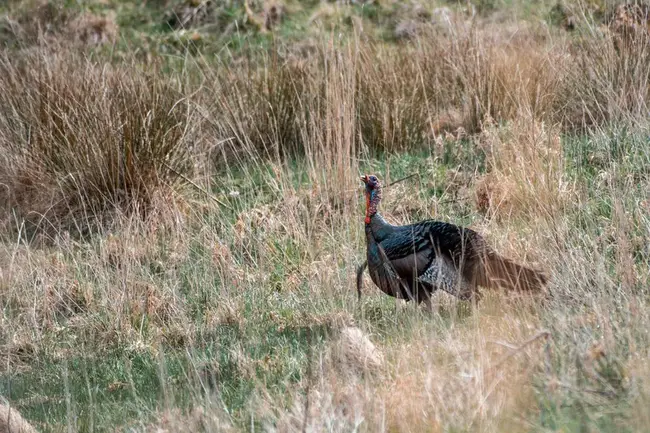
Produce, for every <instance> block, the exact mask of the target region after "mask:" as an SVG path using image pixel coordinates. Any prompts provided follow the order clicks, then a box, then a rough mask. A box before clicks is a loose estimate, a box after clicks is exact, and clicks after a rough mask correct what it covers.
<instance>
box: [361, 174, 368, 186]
mask: <svg viewBox="0 0 650 433" xmlns="http://www.w3.org/2000/svg"><path fill="white" fill-rule="evenodd" d="M361 182H363V183H365V184H366V185H367V184H368V175H365V176H361Z"/></svg>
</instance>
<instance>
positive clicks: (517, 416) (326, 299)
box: [0, 2, 650, 432]
mask: <svg viewBox="0 0 650 433" xmlns="http://www.w3.org/2000/svg"><path fill="white" fill-rule="evenodd" d="M209 3H211V2H187V3H184V5H185V7H191V8H193V10H196V9H197V8H202V7H206V8H207V7H208V6H209ZM270 4H271V3H268V2H260V3H255V4H251V8H250V9H251V14H252V15H254V16H255V18H251V20H253V19H259V20H260V21H259V25H260V26H261V27H265V28H267V30H268V31H271V30H273V29H274V28H277V26H279V25H280V22H281V17H282V13H283V12H282V11H283V10H284V9H283V8H282V5H280V4H275V5H278V8H279V9H277V10H275V12H273V11H272V10H271V9H269V10H268V11H267V10H266V9H265V8H266V7H267V6H268V5H270ZM330 6H332V5H323V6H322V8H323V9H327V8H328V7H330ZM287 7H288V6H287ZM332 7H333V6H332ZM616 11H617V12H616V14H615V15H614V18H613V20H614V21H613V22H612V24H611V25H610V26H609V29H608V30H606V29H604V28H602V27H600V26H599V25H597V23H594V22H591V23H589V22H585V21H584V20H583V19H582V18H581V19H579V20H578V19H576V20H574V21H571V23H572V24H571V27H572V28H573V30H572V33H571V36H568V35H567V33H565V32H564V31H560V30H558V29H553V28H552V29H549V28H546V27H544V26H539V25H536V24H535V25H533V24H527V23H518V24H516V23H503V22H495V21H494V20H488V19H484V18H482V17H481V16H480V14H478V15H474V14H472V13H469V12H458V11H456V12H454V11H451V10H445V11H439V10H433V11H425V10H416V9H413V10H410V11H408V14H407V15H408V16H409V19H411V20H413V21H414V22H416V23H417V25H415V26H413V27H409V26H411V23H408V24H404V25H403V27H402V29H401V30H400V32H402V33H403V34H402V35H401V36H400V37H399V39H400V41H399V42H398V45H389V44H384V43H380V42H378V41H377V40H373V39H372V38H371V37H368V35H367V34H364V33H363V32H362V31H360V30H359V28H357V27H355V29H356V33H354V35H353V37H352V39H351V40H349V41H339V40H337V39H336V38H331V39H328V40H326V41H324V42H322V41H319V42H318V43H312V44H310V45H309V47H308V49H305V50H302V49H297V48H295V47H283V46H281V44H279V45H277V46H274V47H273V49H270V50H269V51H267V52H263V53H261V54H260V53H257V57H255V56H250V57H246V56H239V57H238V56H237V55H233V56H232V57H231V58H229V59H227V61H225V60H224V61H222V62H219V63H218V64H217V65H215V64H210V63H205V62H204V60H205V59H201V58H200V56H199V57H197V58H193V59H192V61H191V62H190V61H187V62H184V63H182V65H183V68H179V69H175V67H176V66H177V63H173V61H170V62H171V63H168V64H165V63H164V62H162V61H161V63H160V64H159V65H158V67H153V68H152V67H151V66H152V63H149V64H148V65H147V66H146V67H144V66H142V65H141V64H139V63H138V62H137V61H135V60H133V61H132V62H130V63H129V62H127V63H123V64H120V65H115V64H111V63H110V62H108V61H106V62H104V61H103V60H98V59H102V57H95V58H87V59H82V58H81V57H80V56H78V51H75V52H71V51H69V50H67V49H65V48H63V47H61V46H57V45H56V44H53V43H49V46H48V47H45V48H43V47H41V48H43V49H38V50H23V51H17V52H12V55H9V54H3V57H2V59H1V60H0V107H1V108H0V210H2V211H3V213H2V215H4V217H3V219H2V220H1V221H0V222H1V223H2V225H1V229H2V231H1V232H0V239H2V244H0V245H1V246H0V305H2V312H3V314H2V315H1V316H0V325H1V326H0V365H2V366H3V367H1V368H0V371H2V372H3V373H4V372H11V373H12V374H28V373H29V372H30V371H32V370H34V371H38V368H40V367H39V366H40V364H39V362H37V360H48V362H52V363H57V362H67V361H68V360H70V359H78V358H79V357H81V358H82V359H84V360H85V361H87V362H88V363H91V364H92V363H93V362H99V360H101V359H102V358H105V357H106V358H108V357H110V356H111V354H113V353H114V352H115V351H118V350H119V351H122V352H124V353H126V354H127V355H126V356H127V357H128V359H129V361H128V362H131V358H136V357H138V356H141V357H146V356H150V357H152V358H153V359H155V360H156V361H155V362H158V363H159V364H160V366H159V367H160V372H156V374H159V375H160V377H158V376H154V379H153V380H151V382H154V383H156V384H158V383H159V382H160V385H159V388H155V391H151V390H149V389H148V390H146V391H142V392H143V393H149V392H153V393H155V392H159V393H160V394H161V397H160V400H161V401H162V403H161V401H157V400H156V401H155V402H154V403H151V402H150V401H149V400H146V399H144V398H142V394H138V392H140V391H139V390H137V389H135V387H136V385H133V383H135V382H133V383H132V382H130V381H129V380H130V379H129V378H121V379H119V380H118V379H115V378H111V379H110V381H109V382H108V383H107V384H104V383H103V384H102V385H101V386H100V385H97V387H98V388H101V389H106V390H107V391H106V392H107V393H109V394H110V395H122V394H123V395H122V397H120V398H123V399H128V398H131V397H130V396H134V398H135V399H138V400H134V401H136V402H138V403H139V404H143V405H144V404H151V406H150V407H148V408H147V409H146V410H147V411H149V412H147V413H145V410H144V409H143V411H142V413H139V414H138V416H140V417H141V419H139V420H136V421H134V423H136V424H137V425H138V427H139V428H141V429H143V430H147V429H149V430H151V431H169V432H172V431H197V430H199V431H200V430H205V431H212V430H219V431H221V430H223V431H238V430H241V429H244V428H247V427H248V425H249V423H253V424H255V429H257V426H260V427H262V426H263V427H264V428H266V429H268V430H271V431H278V432H284V431H305V430H312V431H322V430H331V431H332V430H333V431H339V430H345V429H349V430H353V429H358V430H361V431H450V430H458V431H486V432H498V431H530V430H543V429H561V428H564V427H567V426H572V425H575V422H576V421H575V420H577V419H578V420H586V421H585V423H587V424H588V425H590V426H592V427H594V429H597V428H600V427H602V426H603V425H605V424H599V423H604V422H605V421H603V420H604V419H605V418H607V417H608V416H614V415H616V416H619V415H621V417H620V418H617V419H620V420H621V421H617V422H619V423H620V424H621V425H625V426H632V428H636V427H638V426H643V425H645V424H644V422H645V421H646V420H647V414H646V413H645V412H646V411H644V410H640V409H639V408H645V407H646V406H647V402H648V392H649V390H648V387H647V383H648V380H649V378H650V376H649V370H648V363H647V361H646V359H647V354H648V347H650V341H649V340H648V336H647V333H645V331H644V330H645V329H647V327H648V326H649V324H650V316H649V314H648V311H650V310H649V309H648V308H647V290H646V288H645V287H646V286H647V281H648V277H649V275H648V270H647V269H648V267H647V261H648V254H649V251H648V249H647V242H646V241H647V237H648V236H649V234H648V232H647V227H648V222H649V221H650V216H649V215H650V207H648V206H647V202H648V200H650V199H649V198H648V197H647V190H648V186H650V181H649V180H648V170H647V166H648V163H650V160H649V158H648V151H647V148H646V145H647V140H646V139H645V138H644V137H647V132H648V124H647V120H646V119H645V116H646V114H647V109H648V106H647V100H648V86H647V83H648V81H649V80H648V76H647V74H648V71H649V70H650V68H648V66H650V65H648V56H647V55H646V52H647V50H645V49H644V47H645V44H646V43H647V41H646V39H645V36H644V33H643V31H642V29H643V26H644V21H643V19H642V17H641V15H639V14H638V13H637V12H635V11H637V9H634V8H632V9H630V8H623V9H616ZM51 13H52V14H56V13H64V12H63V11H57V10H52V11H51ZM184 14H185V12H182V11H181V12H179V13H177V16H178V18H179V19H180V20H181V21H185V22H183V23H181V24H180V25H179V28H180V27H188V26H189V27H195V28H199V27H201V26H202V25H204V24H205V22H204V21H202V20H201V19H199V18H200V17H199V13H198V12H197V13H196V14H194V15H191V14H190V15H191V16H190V15H187V14H185V15H184ZM271 15H273V16H271ZM52 16H54V15H52ZM585 16H586V14H585V15H583V16H582V17H583V18H584V17H585ZM183 17H185V18H183ZM188 17H189V18H188ZM617 17H618V18H617ZM621 17H622V18H621ZM640 17H641V18H640ZM48 19H49V20H50V21H48V22H51V23H58V22H65V23H70V24H69V25H70V26H72V25H73V24H72V23H73V21H74V20H77V21H74V22H75V23H76V24H74V26H75V27H74V28H76V29H84V30H79V32H78V33H75V34H77V35H78V36H75V37H76V38H78V39H79V41H81V42H82V43H83V44H102V43H110V42H111V41H112V40H113V39H114V37H115V35H116V32H117V28H116V27H113V26H112V25H111V23H110V20H109V21H106V22H104V21H102V20H103V18H99V17H97V16H86V17H85V18H83V17H76V18H74V19H73V18H70V17H68V18H65V19H64V18H63V17H61V18H60V19H59V18H56V19H55V18H51V19H50V18H48ZM39 20H40V22H41V23H43V22H46V21H43V20H45V18H43V19H41V18H39ZM617 20H618V21H617ZM262 21H263V22H262ZM267 21H268V23H267ZM616 22H619V24H616ZM626 23H627V24H626ZM630 23H632V24H630ZM17 25H20V27H21V28H23V29H26V28H27V26H28V25H32V24H29V23H28V22H27V21H25V22H22V23H17ZM33 25H34V26H41V27H42V28H43V29H44V31H42V32H41V33H42V34H43V35H48V34H49V35H54V34H60V33H58V32H62V31H64V30H61V29H60V26H58V25H56V24H51V25H50V27H48V26H47V25H43V24H33ZM66 25H68V24H66ZM568 25H569V22H568V21H567V26H568ZM626 26H627V27H630V26H631V27H632V28H633V30H625V29H624V28H627V27H626ZM110 28H112V29H113V30H110ZM16 29H18V27H16ZM98 29H99V30H98ZM21 31H22V30H20V31H18V30H17V33H16V34H17V35H18V34H20V32H21ZM630 32H635V33H634V35H636V36H634V37H629V36H628V35H629V34H630ZM28 33H29V32H28ZM103 35H109V36H103ZM110 35H112V36H110ZM621 38H628V39H629V40H628V39H625V40H628V42H622V39H621ZM630 38H631V39H630ZM630 46H634V49H630ZM170 65H171V66H170ZM153 66H156V65H155V62H153ZM170 69H171V71H170ZM422 153H424V155H422ZM413 155H416V156H413ZM413 160H415V162H413ZM370 169H372V170H373V171H375V172H376V173H378V174H379V175H380V176H382V178H385V179H387V180H388V179H391V180H392V179H396V178H398V177H400V176H402V175H403V176H408V175H411V174H415V173H417V174H419V176H417V177H416V176H414V177H412V178H409V179H408V180H407V181H405V182H402V183H399V184H396V185H395V186H393V187H388V188H387V189H386V197H385V204H386V206H385V213H386V215H387V217H388V218H389V219H392V220H393V221H395V222H398V223H404V222H408V221H412V220H415V219H421V218H423V217H434V218H439V219H444V220H452V221H455V222H461V221H462V223H463V224H466V225H471V226H472V227H474V228H477V229H479V230H480V231H481V232H483V233H485V234H486V236H488V237H489V238H490V240H491V241H494V244H495V245H497V247H498V249H499V251H503V252H504V253H507V255H509V256H512V257H517V258H518V259H519V260H521V261H524V262H535V264H536V265H537V264H539V265H540V267H543V268H544V269H545V270H547V271H548V273H549V274H550V276H551V283H550V288H549V292H548V293H545V294H544V297H543V298H541V299H531V298H527V297H524V298H516V297H512V296H506V295H503V294H501V293H493V294H490V295H489V296H488V298H487V299H486V302H485V303H482V304H481V305H480V306H478V307H476V308H475V309H466V308H465V307H463V306H462V305H458V304H457V303H456V302H454V301H453V300H451V299H449V298H447V297H444V295H441V296H440V297H438V298H437V299H436V305H435V311H434V313H433V314H425V312H423V311H420V310H417V309H415V308H410V307H404V306H401V305H400V306H398V307H396V306H395V305H394V304H393V303H390V302H388V301H386V300H385V299H384V298H383V297H382V296H381V295H380V294H379V293H377V290H375V288H374V287H370V286H368V287H365V290H364V300H363V301H362V302H361V303H356V298H355V296H354V291H353V287H354V282H353V278H354V277H353V275H354V271H353V269H354V267H355V265H357V264H358V263H359V261H360V260H361V259H360V258H361V251H363V247H362V245H363V233H362V228H361V216H362V210H361V209H362V205H363V204H362V203H360V200H359V194H358V191H357V189H356V188H357V186H358V181H357V179H358V173H359V172H360V171H367V170H370ZM398 173H399V174H398ZM387 183H388V184H390V183H391V182H389V181H387ZM41 240H43V241H46V242H40V241H41ZM88 353H91V354H92V356H89V357H88V358H87V359H86V358H83V357H84V356H85V355H87V354H88ZM178 353H181V354H183V356H185V357H186V359H185V361H186V362H187V363H186V364H184V369H183V370H182V373H178V371H176V372H174V373H169V375H170V377H167V376H166V375H167V374H168V373H166V372H165V366H166V358H165V357H166V356H169V357H172V356H178ZM204 358H208V359H204ZM121 361H122V359H121V358H120V359H119V361H118V363H119V362H121ZM93 368H94V367H93ZM91 370H92V369H91ZM172 375H174V377H173V379H174V380H175V381H176V382H171V376H172ZM158 379H165V380H158ZM166 379H170V381H166ZM84 380H88V381H91V380H93V379H85V378H84ZM88 384H89V382H88V383H87V382H83V383H82V388H81V389H82V391H81V392H86V387H87V386H89V385H88ZM93 386H95V385H94V384H93ZM242 390H247V391H242ZM174 391H178V394H179V395H181V396H180V397H178V398H179V399H182V398H185V399H186V400H183V404H182V405H180V406H182V408H181V407H176V405H177V401H176V400H174ZM66 392H67V393H68V394H66V395H67V396H68V397H70V398H72V399H73V400H74V397H75V396H74V395H72V394H71V393H70V391H67V390H66ZM120 393H122V394H120ZM229 393H231V394H229ZM236 393H240V394H236ZM232 394H235V397H233V396H232ZM36 397H38V396H36ZM100 397H101V396H100ZM30 398H31V397H30ZM24 400H27V398H26V397H25V398H24ZM119 401H120V404H121V403H122V402H123V401H125V400H119ZM147 402H149V403H147ZM233 402H236V403H233ZM23 403H24V404H25V406H26V407H27V408H28V410H31V411H32V412H31V413H38V410H39V409H38V408H36V409H35V406H36V405H30V404H29V403H28V402H25V401H23ZM62 404H65V402H63V403H62ZM75 404H82V403H78V402H77V403H75ZM111 404H113V403H111ZM237 405H238V406H237ZM233 407H234V408H233ZM84 408H86V407H84ZM630 408H632V409H630ZM560 409H561V410H560ZM88 410H89V411H91V412H92V411H93V410H95V411H97V413H100V411H103V410H106V411H107V412H108V411H109V410H110V409H106V407H105V406H104V407H100V406H96V407H93V408H90V409H88ZM21 411H22V409H21ZM86 413H88V412H83V414H82V415H80V416H85V415H84V414H86ZM101 413H103V412H101ZM623 415H624V416H623ZM119 416H120V417H121V416H122V415H119ZM99 418H101V417H99ZM99 418H97V419H99ZM152 418H155V420H154V421H151V419H152ZM548 420H551V421H548ZM107 422H108V421H107ZM120 422H126V420H120ZM62 425H63V424H58V425H56V426H53V428H55V429H56V428H62ZM567 428H568V427H567ZM603 428H604V427H603ZM0 430H2V429H1V428H0ZM12 431H13V430H12Z"/></svg>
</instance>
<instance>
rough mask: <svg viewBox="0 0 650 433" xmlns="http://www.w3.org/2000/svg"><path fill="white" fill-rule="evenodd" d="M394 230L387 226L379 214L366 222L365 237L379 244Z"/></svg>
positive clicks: (393, 227) (392, 227)
mask: <svg viewBox="0 0 650 433" xmlns="http://www.w3.org/2000/svg"><path fill="white" fill-rule="evenodd" d="M394 230H395V226H393V225H391V224H389V223H388V222H387V221H386V220H385V219H384V217H382V216H381V215H380V214H379V213H375V214H374V215H372V216H370V222H369V223H368V222H366V237H367V238H370V237H372V240H376V241H377V242H381V241H382V240H384V239H385V238H386V237H387V236H388V235H389V234H391V233H392V232H393V231H394Z"/></svg>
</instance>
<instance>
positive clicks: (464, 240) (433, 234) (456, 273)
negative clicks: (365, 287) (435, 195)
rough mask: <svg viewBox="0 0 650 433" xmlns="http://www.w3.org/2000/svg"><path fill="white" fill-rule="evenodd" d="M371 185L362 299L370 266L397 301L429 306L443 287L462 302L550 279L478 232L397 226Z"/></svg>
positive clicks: (367, 179)
mask: <svg viewBox="0 0 650 433" xmlns="http://www.w3.org/2000/svg"><path fill="white" fill-rule="evenodd" d="M361 180H362V181H363V182H364V183H365V184H366V189H365V197H366V218H365V224H366V227H365V229H366V243H367V262H366V263H364V264H363V265H362V266H361V267H360V268H359V269H358V271H357V290H358V291H359V296H361V287H360V286H361V282H362V275H363V271H364V268H365V266H366V264H367V265H368V272H369V274H370V277H371V279H372V281H373V282H374V283H375V284H376V285H377V286H378V287H379V288H380V289H381V290H382V291H383V292H384V293H386V294H388V295H390V296H394V297H396V298H403V299H406V300H407V301H408V300H414V301H417V302H418V303H420V302H422V301H427V302H429V300H430V297H431V294H432V293H433V292H435V291H436V290H437V289H442V290H444V291H446V292H448V293H451V294H453V295H455V296H457V297H459V298H460V299H463V300H470V299H472V298H476V299H478V297H479V292H478V287H479V286H481V287H486V288H497V287H504V288H507V289H511V290H528V291H536V290H540V289H541V288H542V287H543V286H544V285H545V284H546V276H545V275H544V274H543V273H541V272H539V271H536V270H533V269H530V268H527V267H525V266H521V265H518V264H516V263H514V262H513V261H511V260H509V259H507V258H504V257H501V256H499V255H498V254H497V253H496V252H495V251H494V250H492V249H491V248H490V247H489V246H488V245H487V243H486V242H485V239H483V237H482V236H481V235H479V234H478V233H477V232H475V231H474V230H471V229H468V228H464V227H459V226H456V225H454V224H449V223H446V222H442V221H434V220H427V221H422V222H419V223H415V224H411V225H406V226H394V225H391V224H389V223H387V222H386V220H384V218H383V217H382V216H381V215H380V214H379V212H378V208H379V203H380V202H381V193H382V191H381V183H380V182H379V179H377V177H376V176H373V175H370V176H368V175H366V176H361Z"/></svg>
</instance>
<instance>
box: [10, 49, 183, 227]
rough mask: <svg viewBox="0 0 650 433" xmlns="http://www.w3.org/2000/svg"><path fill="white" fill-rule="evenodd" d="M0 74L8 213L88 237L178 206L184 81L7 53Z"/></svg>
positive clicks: (59, 57)
mask: <svg viewBox="0 0 650 433" xmlns="http://www.w3.org/2000/svg"><path fill="white" fill-rule="evenodd" d="M0 69H1V70H2V78H0V88H1V89H2V96H1V98H2V109H1V110H0V124H2V129H3V132H2V136H1V137H0V148H2V151H3V156H4V159H3V161H2V165H1V166H0V178H1V179H2V182H3V184H4V185H5V188H3V190H2V192H1V193H0V194H2V200H0V201H2V203H3V207H4V210H5V212H9V211H10V210H13V212H15V213H16V215H17V216H18V217H19V218H23V219H24V220H25V221H27V222H28V223H29V224H30V226H31V227H30V228H35V229H40V230H42V231H43V232H45V233H50V235H51V234H54V233H57V232H58V231H60V230H67V231H69V232H71V233H73V234H87V233H89V232H92V231H95V230H97V229H106V228H109V227H110V225H111V220H112V219H114V218H115V217H116V216H119V215H124V216H127V217H128V216H129V215H136V214H137V215H140V216H142V217H143V218H148V217H150V216H151V215H152V214H153V213H155V212H156V211H159V210H161V209H162V208H164V206H165V205H166V204H169V203H173V201H174V198H173V192H174V189H175V187H176V186H178V184H179V181H181V179H180V178H179V176H178V175H177V172H185V171H186V169H187V168H188V167H189V161H188V159H187V155H188V152H189V150H190V149H191V146H192V144H191V136H192V128H193V126H192V118H193V114H192V108H191V106H190V104H189V102H188V101H187V99H186V98H185V97H184V94H183V91H182V88H181V87H180V85H179V84H177V83H174V81H173V80H171V79H170V80H164V79H160V78H159V77H155V76H154V75H151V74H146V73H144V72H142V71H139V70H138V69H137V68H135V67H103V68H102V67H99V66H98V65H96V64H94V63H93V62H91V61H89V60H83V59H79V58H78V57H75V56H69V55H66V54H65V53H64V54H52V53H49V54H48V53H45V52H37V53H35V54H32V55H27V56H24V57H23V58H21V59H20V60H16V59H10V58H9V57H7V56H5V57H3V58H2V60H1V63H0ZM159 205H161V206H162V207H160V206H159ZM3 222H4V223H5V224H6V223H9V222H11V221H8V220H5V221H3Z"/></svg>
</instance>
